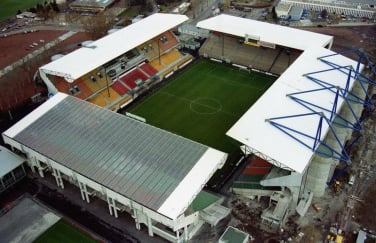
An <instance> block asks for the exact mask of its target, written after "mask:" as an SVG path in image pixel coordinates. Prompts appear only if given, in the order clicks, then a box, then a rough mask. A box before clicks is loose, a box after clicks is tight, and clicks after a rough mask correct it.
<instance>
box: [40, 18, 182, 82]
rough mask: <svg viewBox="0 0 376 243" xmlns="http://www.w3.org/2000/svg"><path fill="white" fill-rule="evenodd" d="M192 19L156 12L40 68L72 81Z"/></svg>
mask: <svg viewBox="0 0 376 243" xmlns="http://www.w3.org/2000/svg"><path fill="white" fill-rule="evenodd" d="M186 20H188V17H187V16H185V15H179V14H166V13H156V14H153V15H151V16H149V17H147V18H145V19H142V20H140V21H138V22H136V23H134V24H131V25H129V26H126V27H124V28H123V29H121V30H119V31H117V32H114V33H112V34H109V35H107V36H105V37H103V38H101V39H99V40H97V41H94V42H93V43H92V44H90V46H88V47H82V48H80V49H78V50H76V51H74V52H71V53H69V54H68V55H66V56H64V57H62V58H60V59H58V60H56V61H53V62H50V63H48V64H46V65H44V66H42V67H40V68H39V69H40V70H41V71H43V72H45V73H48V74H52V75H57V76H62V77H64V78H65V79H66V80H67V81H68V82H73V81H74V80H76V79H77V78H79V77H81V76H83V75H85V74H87V73H88V72H90V71H92V70H94V69H96V68H98V67H100V66H101V65H103V64H105V63H106V62H109V61H111V60H112V59H114V58H116V57H118V56H120V55H121V54H124V53H126V52H127V51H129V50H132V49H133V48H135V47H137V46H139V45H140V44H142V43H144V42H146V41H148V40H150V39H152V38H154V37H156V36H158V35H159V34H161V33H163V32H165V31H167V30H169V29H172V28H174V27H176V26H177V25H179V24H182V23H183V22H185V21H186Z"/></svg>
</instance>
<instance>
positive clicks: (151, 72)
mask: <svg viewBox="0 0 376 243" xmlns="http://www.w3.org/2000/svg"><path fill="white" fill-rule="evenodd" d="M139 68H141V69H142V71H144V72H145V73H146V74H147V75H149V77H150V76H153V75H155V74H157V72H158V71H157V70H155V68H153V67H152V66H151V65H149V64H148V63H145V62H144V63H143V64H141V65H140V66H139Z"/></svg>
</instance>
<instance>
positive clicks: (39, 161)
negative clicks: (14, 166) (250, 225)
mask: <svg viewBox="0 0 376 243" xmlns="http://www.w3.org/2000/svg"><path fill="white" fill-rule="evenodd" d="M187 20H188V18H187V17H186V16H184V15H173V14H154V15H151V16H149V17H147V18H145V19H143V20H141V21H139V22H136V23H134V24H132V25H130V26H127V27H125V28H123V29H121V30H119V31H117V32H114V33H112V34H110V35H107V36H105V37H104V38H102V39H99V40H97V41H94V42H91V43H89V44H86V45H83V46H82V47H81V48H80V49H78V50H76V51H74V52H72V53H70V54H67V55H65V56H63V57H61V58H59V59H57V60H55V61H53V62H51V63H48V64H46V65H44V66H42V67H40V69H39V75H40V77H41V78H42V79H43V81H44V83H45V84H46V86H47V87H48V90H49V93H50V96H51V98H50V99H49V100H48V101H47V102H45V103H44V104H42V105H41V106H40V107H38V108H37V109H36V110H35V111H33V112H32V113H30V114H29V115H28V116H27V117H25V118H24V119H23V120H21V121H20V122H18V123H17V124H16V125H14V126H13V127H11V128H10V129H9V130H7V131H6V132H4V133H3V139H4V141H5V143H7V144H9V145H10V146H11V147H12V148H14V149H16V150H19V151H21V152H23V153H24V154H25V155H26V156H27V159H28V165H29V166H30V167H31V168H32V170H33V171H34V172H38V173H39V174H40V176H41V177H44V176H45V175H46V174H47V173H48V174H52V175H53V176H54V177H55V179H56V183H57V185H58V186H59V187H61V188H64V184H65V183H71V184H74V185H76V186H78V187H79V188H80V191H81V196H82V199H83V200H84V201H87V202H88V203H89V202H90V199H91V198H92V197H98V198H101V199H103V200H105V201H106V202H107V203H108V207H109V212H110V214H111V215H114V216H115V217H117V216H118V213H122V212H126V213H129V214H131V215H132V217H133V218H134V220H135V224H136V227H137V229H141V224H143V225H145V226H146V227H147V231H148V234H149V235H150V236H153V235H154V234H156V235H158V236H160V237H162V238H164V239H167V240H169V241H171V242H182V241H186V240H189V239H192V238H193V237H194V235H195V234H196V233H197V232H199V229H200V227H201V226H202V225H203V224H204V223H207V224H210V225H212V226H215V225H216V224H218V222H219V221H220V220H222V219H224V218H226V217H228V215H229V213H230V209H229V208H226V207H224V206H222V205H221V204H222V202H223V201H224V198H223V197H222V196H221V195H220V194H215V193H212V192H209V191H208V190H205V185H207V184H208V183H209V184H210V182H209V181H210V180H212V179H213V178H214V180H216V181H219V180H220V179H216V178H215V177H216V176H215V174H217V173H218V170H219V169H221V168H222V172H220V175H221V176H222V177H221V176H220V178H223V177H226V176H227V174H226V173H228V172H229V171H230V170H231V169H240V168H236V165H239V163H234V164H235V166H233V167H234V168H228V167H229V164H231V162H234V160H235V162H237V161H245V163H242V164H245V168H244V170H243V171H242V173H241V175H240V176H239V177H238V178H236V179H235V181H234V183H233V184H232V186H231V191H232V192H234V193H238V194H241V195H244V196H246V197H249V198H251V197H261V196H268V197H270V205H269V207H268V208H266V209H265V210H264V211H263V213H262V215H261V218H262V221H263V225H264V227H265V228H278V227H281V226H282V225H283V224H284V222H285V220H286V218H287V217H288V216H289V215H291V214H294V213H297V214H299V215H301V216H304V214H305V213H306V212H307V210H308V207H309V206H310V205H311V201H312V198H313V197H321V196H323V195H324V193H325V189H326V187H327V185H328V183H329V184H330V183H331V182H332V180H333V178H336V177H338V176H340V175H341V173H343V171H345V170H346V169H347V168H348V167H349V166H350V165H351V157H350V156H349V154H348V152H347V151H348V149H349V148H350V147H351V145H353V144H354V143H356V138H355V139H354V138H353V136H352V133H353V131H361V130H362V120H363V119H364V117H365V116H366V115H367V112H364V110H365V111H370V110H372V109H371V108H372V105H371V103H370V100H371V94H369V93H368V92H367V90H368V86H369V85H374V84H375V82H374V81H373V80H371V79H370V78H369V76H367V75H365V74H371V75H375V66H374V65H373V64H372V63H371V62H370V60H369V59H368V56H367V54H366V53H363V52H361V51H358V50H354V51H353V53H355V54H357V56H358V59H357V60H352V59H350V58H348V57H346V56H345V55H343V54H341V53H336V52H333V51H331V50H330V48H331V46H332V43H333V37H331V36H328V35H323V34H317V33H312V32H308V31H303V30H298V29H292V28H288V27H284V26H277V25H273V24H268V23H263V22H259V21H254V20H249V19H244V18H238V17H233V16H229V15H218V16H215V17H212V18H209V19H207V20H203V21H201V22H199V23H198V24H197V29H195V28H192V29H191V30H190V32H191V35H192V37H191V40H197V43H200V44H201V43H202V46H201V47H200V48H199V50H195V51H196V54H195V52H193V51H191V50H190V51H188V50H186V48H183V46H182V44H181V42H180V38H184V40H187V36H186V34H187V33H185V34H184V35H183V34H181V33H180V34H179V33H178V34H177V33H176V30H177V28H178V27H179V26H181V25H182V24H183V23H184V22H186V21H187ZM141 30H142V31H141ZM202 30H206V31H202ZM187 32H188V31H187ZM291 37H294V38H291ZM188 39H189V38H188ZM203 40H204V41H203ZM83 100H84V101H83ZM86 101H88V102H86ZM90 103H92V104H90ZM363 108H365V109H363ZM111 110H112V111H118V110H125V111H126V112H127V114H128V115H127V116H124V115H122V114H119V113H115V112H112V111H111ZM239 149H240V151H241V152H242V153H241V156H240V157H236V156H234V154H236V153H237V151H239ZM336 168H340V171H339V173H335V169H336ZM216 172H217V173H216ZM213 175H214V176H213Z"/></svg>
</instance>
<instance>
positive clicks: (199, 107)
mask: <svg viewBox="0 0 376 243" xmlns="http://www.w3.org/2000/svg"><path fill="white" fill-rule="evenodd" d="M189 107H190V108H191V110H192V111H193V112H195V113H197V114H202V115H212V114H215V113H217V112H219V111H221V110H222V105H221V103H220V102H219V101H218V100H216V99H213V98H205V97H201V98H197V99H195V100H192V101H191V102H190V104H189Z"/></svg>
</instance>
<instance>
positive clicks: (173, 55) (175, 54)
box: [162, 49, 182, 66]
mask: <svg viewBox="0 0 376 243" xmlns="http://www.w3.org/2000/svg"><path fill="white" fill-rule="evenodd" d="M181 57H182V54H181V53H180V52H179V51H178V50H176V49H173V50H171V51H170V52H168V53H166V54H165V55H163V56H162V62H163V63H164V64H165V65H166V66H168V65H170V64H171V63H173V62H176V61H177V60H178V59H179V58H181Z"/></svg>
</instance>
